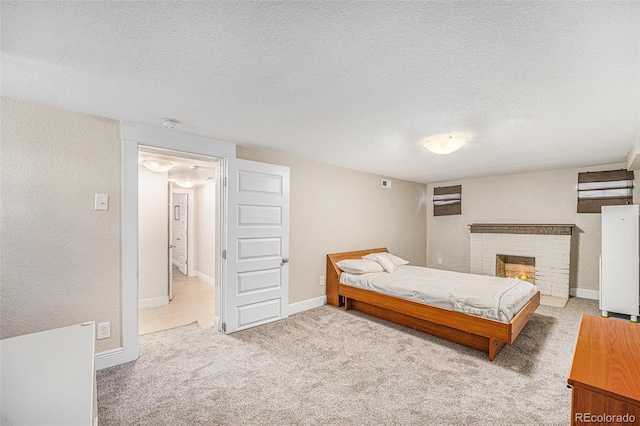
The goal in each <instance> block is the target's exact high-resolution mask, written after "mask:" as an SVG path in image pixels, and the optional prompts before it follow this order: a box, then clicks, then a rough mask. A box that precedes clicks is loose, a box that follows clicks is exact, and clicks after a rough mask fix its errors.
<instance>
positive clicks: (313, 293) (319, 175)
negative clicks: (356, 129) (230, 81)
mask: <svg viewBox="0 0 640 426" xmlns="http://www.w3.org/2000/svg"><path fill="white" fill-rule="evenodd" d="M237 157H238V158H242V159H247V160H254V161H261V162H264V163H271V164H279V165H283V166H288V167H290V168H291V206H290V215H291V216H290V217H291V223H290V226H291V228H290V243H289V244H290V245H289V254H290V256H289V258H290V259H291V263H290V265H291V268H290V275H289V303H296V302H300V301H303V300H307V299H311V298H314V297H319V296H323V295H325V294H326V287H324V286H323V287H321V286H320V285H319V280H320V276H321V275H325V273H326V272H325V268H326V266H325V264H326V256H327V254H328V253H336V252H343V251H351V250H360V249H367V248H375V247H387V248H388V249H389V250H390V251H391V252H393V253H395V254H397V255H399V256H401V257H403V258H405V259H407V260H409V261H410V262H411V263H412V264H414V265H419V266H424V262H425V253H426V229H425V225H426V219H425V215H426V207H425V206H424V204H423V201H422V200H424V199H425V193H426V191H427V186H426V185H423V184H419V183H414V182H408V181H402V180H399V179H393V184H392V188H391V189H385V188H382V187H381V186H380V181H381V179H382V176H377V175H373V174H369V173H363V172H358V171H354V170H349V169H344V168H341V167H335V166H329V165H326V164H322V163H318V162H314V161H309V160H304V159H300V158H294V157H290V156H287V155H284V154H280V153H273V152H267V151H262V150H258V149H253V148H246V147H240V146H239V147H238V148H237Z"/></svg>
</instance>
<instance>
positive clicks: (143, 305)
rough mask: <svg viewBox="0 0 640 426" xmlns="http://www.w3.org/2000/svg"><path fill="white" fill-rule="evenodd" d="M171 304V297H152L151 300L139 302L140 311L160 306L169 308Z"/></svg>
mask: <svg viewBox="0 0 640 426" xmlns="http://www.w3.org/2000/svg"><path fill="white" fill-rule="evenodd" d="M168 304H169V296H160V297H151V298H149V299H140V301H138V309H149V308H157V307H158V306H167V305H168Z"/></svg>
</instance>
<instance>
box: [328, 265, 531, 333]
mask: <svg viewBox="0 0 640 426" xmlns="http://www.w3.org/2000/svg"><path fill="white" fill-rule="evenodd" d="M340 283H341V284H346V285H350V286H354V287H360V288H364V289H367V290H372V291H375V292H378V293H383V294H387V295H390V296H395V297H399V298H402V299H407V300H411V301H414V302H419V303H424V304H427V305H431V306H437V307H440V308H445V309H451V310H456V311H460V312H464V313H467V314H471V315H476V316H480V317H484V318H490V319H494V320H498V321H502V322H510V321H511V320H512V319H513V317H514V316H515V315H516V314H517V313H518V311H519V310H520V309H522V307H523V306H524V305H526V303H527V302H528V301H529V300H530V299H531V297H533V295H534V294H536V292H537V291H538V289H537V288H536V286H535V285H533V284H531V283H530V282H527V281H523V280H519V279H516V278H500V277H491V276H486V275H475V274H465V273H462V272H453V271H443V270H441V269H431V268H423V267H419V266H410V265H406V266H400V267H399V268H398V270H397V271H396V272H394V273H393V274H390V273H388V272H378V273H369V274H362V275H354V274H348V273H346V272H343V273H342V274H340Z"/></svg>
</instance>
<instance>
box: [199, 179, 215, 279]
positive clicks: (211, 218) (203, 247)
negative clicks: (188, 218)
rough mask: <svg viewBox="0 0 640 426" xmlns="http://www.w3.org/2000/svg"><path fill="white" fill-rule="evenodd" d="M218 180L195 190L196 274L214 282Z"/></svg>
mask: <svg viewBox="0 0 640 426" xmlns="http://www.w3.org/2000/svg"><path fill="white" fill-rule="evenodd" d="M216 185H217V184H216V182H211V183H206V184H204V185H200V186H198V187H197V188H196V191H195V209H196V214H195V222H196V223H195V227H196V229H195V240H196V241H195V243H196V250H195V251H196V263H195V268H196V274H197V275H199V276H200V278H202V279H204V280H205V281H206V282H208V283H209V284H212V283H213V280H214V278H215V267H216V256H215V248H216V241H217V240H216V223H217V222H216Z"/></svg>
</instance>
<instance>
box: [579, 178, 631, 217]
mask: <svg viewBox="0 0 640 426" xmlns="http://www.w3.org/2000/svg"><path fill="white" fill-rule="evenodd" d="M633 178H634V175H633V170H631V171H628V170H610V171H604V172H586V173H578V213H600V212H601V207H602V206H615V205H625V204H633Z"/></svg>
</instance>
